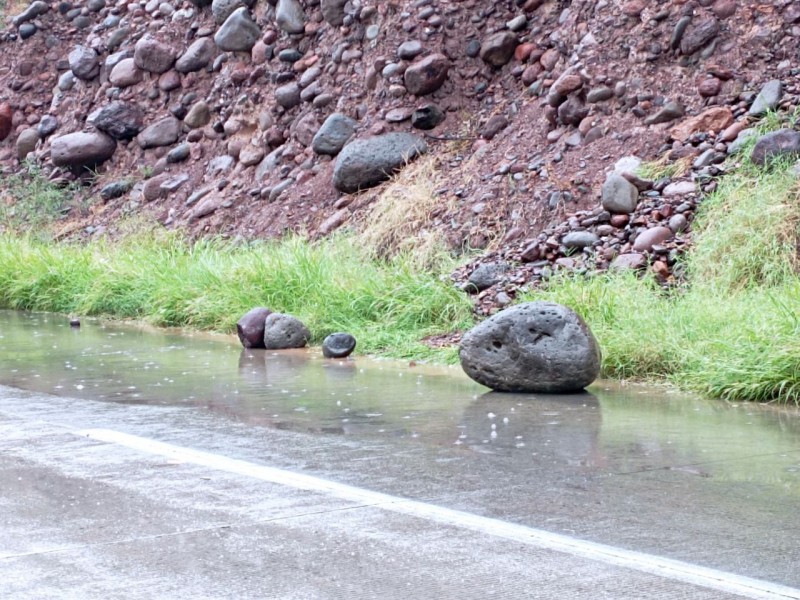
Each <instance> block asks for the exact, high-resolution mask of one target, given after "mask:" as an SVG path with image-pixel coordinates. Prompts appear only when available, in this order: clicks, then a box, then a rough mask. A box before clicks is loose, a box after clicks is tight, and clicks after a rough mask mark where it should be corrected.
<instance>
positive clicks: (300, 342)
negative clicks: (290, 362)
mask: <svg viewBox="0 0 800 600" xmlns="http://www.w3.org/2000/svg"><path fill="white" fill-rule="evenodd" d="M310 339H311V333H310V332H309V331H308V327H306V326H305V325H303V323H302V321H300V320H299V319H297V318H295V317H293V316H291V315H284V314H282V313H272V314H270V315H269V316H268V317H267V318H266V320H265V321H264V347H265V348H266V349H267V350H286V349H289V348H303V347H304V346H305V345H306V344H307V343H308V340H310Z"/></svg>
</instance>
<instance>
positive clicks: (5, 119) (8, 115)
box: [0, 102, 14, 142]
mask: <svg viewBox="0 0 800 600" xmlns="http://www.w3.org/2000/svg"><path fill="white" fill-rule="evenodd" d="M13 119H14V113H13V111H12V110H11V105H9V104H8V103H7V102H3V103H2V104H0V142H2V141H3V140H4V139H6V138H7V137H8V136H9V135H10V134H11V129H12V128H13Z"/></svg>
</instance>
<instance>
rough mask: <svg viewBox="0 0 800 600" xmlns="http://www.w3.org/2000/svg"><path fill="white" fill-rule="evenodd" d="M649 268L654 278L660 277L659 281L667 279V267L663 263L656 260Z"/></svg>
mask: <svg viewBox="0 0 800 600" xmlns="http://www.w3.org/2000/svg"><path fill="white" fill-rule="evenodd" d="M650 268H651V269H652V270H653V273H655V274H656V276H657V277H660V278H661V279H666V278H667V277H669V267H668V266H667V263H665V262H664V261H661V260H657V261H656V262H654V263H653V266H652V267H650Z"/></svg>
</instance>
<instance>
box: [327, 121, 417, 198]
mask: <svg viewBox="0 0 800 600" xmlns="http://www.w3.org/2000/svg"><path fill="white" fill-rule="evenodd" d="M427 151H428V146H427V144H425V141H424V140H423V139H422V138H421V137H419V136H416V135H413V134H411V133H386V134H383V135H379V136H375V137H371V138H367V139H363V140H356V141H354V142H351V143H349V144H348V145H347V146H345V147H344V149H343V150H342V152H341V153H340V154H339V158H338V159H337V161H336V167H335V168H334V170H333V185H334V186H335V187H336V189H337V190H339V191H340V192H344V193H346V194H352V193H354V192H357V191H358V190H364V189H367V188H371V187H374V186H376V185H378V184H380V183H382V182H384V181H386V180H387V179H389V178H390V177H391V176H392V174H393V173H396V172H397V171H399V170H400V169H402V168H403V167H404V166H405V165H406V163H408V162H410V161H412V160H414V159H415V158H416V157H417V156H419V155H420V154H425V152H427Z"/></svg>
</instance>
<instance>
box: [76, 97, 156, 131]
mask: <svg viewBox="0 0 800 600" xmlns="http://www.w3.org/2000/svg"><path fill="white" fill-rule="evenodd" d="M88 120H89V123H91V124H92V125H94V126H95V127H97V129H99V130H100V131H102V132H104V133H107V134H108V135H110V136H111V137H113V138H114V139H117V140H131V139H133V138H135V137H136V136H137V135H139V132H140V131H141V130H142V128H143V127H144V114H143V113H142V110H141V109H140V108H139V107H138V106H136V105H135V104H130V103H128V102H112V103H111V104H109V105H107V106H104V107H103V108H101V109H100V110H97V111H95V112H94V113H92V114H91V115H89V119H88Z"/></svg>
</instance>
